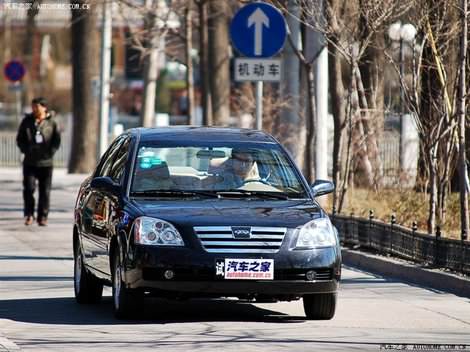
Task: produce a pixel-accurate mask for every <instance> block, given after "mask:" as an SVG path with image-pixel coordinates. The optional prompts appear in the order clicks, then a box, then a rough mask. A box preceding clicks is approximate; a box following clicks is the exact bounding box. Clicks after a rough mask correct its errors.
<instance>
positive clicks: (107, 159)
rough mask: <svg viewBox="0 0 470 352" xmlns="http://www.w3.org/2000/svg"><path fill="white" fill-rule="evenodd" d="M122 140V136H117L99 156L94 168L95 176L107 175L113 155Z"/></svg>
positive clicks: (111, 164)
mask: <svg viewBox="0 0 470 352" xmlns="http://www.w3.org/2000/svg"><path fill="white" fill-rule="evenodd" d="M123 142H124V137H121V136H120V137H118V138H117V139H116V140H115V141H114V142H113V143H112V144H111V145H110V146H109V148H108V150H107V151H106V152H105V154H104V155H103V157H102V158H101V161H100V164H99V166H98V168H97V170H96V173H95V177H101V176H109V175H110V172H111V168H112V166H113V161H114V157H115V156H116V153H117V151H118V150H119V148H120V146H121V145H122V143H123Z"/></svg>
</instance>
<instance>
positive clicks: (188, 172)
mask: <svg viewBox="0 0 470 352" xmlns="http://www.w3.org/2000/svg"><path fill="white" fill-rule="evenodd" d="M190 192H193V193H192V194H198V195H210V194H212V195H229V194H232V195H233V194H238V195H240V196H242V195H243V196H251V195H258V196H269V195H272V197H273V198H277V199H285V198H282V197H281V196H282V195H287V196H289V197H302V198H303V197H305V196H306V191H305V187H304V186H303V183H302V182H301V180H300V179H299V176H298V173H297V172H296V171H295V170H294V168H293V166H292V163H291V162H289V160H288V157H287V155H286V154H285V152H283V151H282V149H281V148H279V147H278V146H277V145H276V144H272V145H271V144H266V145H258V144H254V145H249V146H246V145H221V146H204V145H203V146H155V145H145V144H144V145H140V146H139V149H138V152H137V156H136V161H135V166H134V174H133V177H132V186H131V193H133V194H134V195H138V194H146V195H148V194H151V193H156V194H158V195H161V196H164V195H170V196H175V195H183V196H184V195H186V196H187V195H188V194H191V193H190Z"/></svg>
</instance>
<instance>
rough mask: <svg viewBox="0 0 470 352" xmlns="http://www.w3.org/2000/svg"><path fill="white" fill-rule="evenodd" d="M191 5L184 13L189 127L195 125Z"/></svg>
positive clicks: (190, 1) (189, 4)
mask: <svg viewBox="0 0 470 352" xmlns="http://www.w3.org/2000/svg"><path fill="white" fill-rule="evenodd" d="M192 7H193V4H192V0H188V5H187V7H186V12H185V22H186V90H187V95H188V122H189V124H190V125H195V124H196V116H195V111H194V107H195V104H194V70H193V58H192V49H193V22H192V16H193V9H192Z"/></svg>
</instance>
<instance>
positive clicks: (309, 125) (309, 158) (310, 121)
mask: <svg viewBox="0 0 470 352" xmlns="http://www.w3.org/2000/svg"><path fill="white" fill-rule="evenodd" d="M304 67H305V71H306V72H307V77H308V78H307V100H308V108H307V115H306V116H305V128H306V142H305V170H306V173H305V178H306V179H307V181H308V182H309V184H311V183H312V182H313V179H314V175H313V142H314V137H315V126H314V121H315V87H314V82H315V77H314V74H313V69H314V67H313V64H308V63H307V64H305V65H304Z"/></svg>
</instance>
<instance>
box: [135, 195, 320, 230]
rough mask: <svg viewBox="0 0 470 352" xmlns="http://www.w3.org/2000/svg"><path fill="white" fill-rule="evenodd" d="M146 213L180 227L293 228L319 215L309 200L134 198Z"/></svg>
mask: <svg viewBox="0 0 470 352" xmlns="http://www.w3.org/2000/svg"><path fill="white" fill-rule="evenodd" d="M133 203H134V205H135V206H137V207H138V208H139V209H140V211H141V213H142V214H143V215H145V216H150V217H155V218H159V219H162V220H166V221H169V222H171V223H174V224H179V225H182V226H211V225H212V226H222V225H235V226H236V225H245V226H277V227H290V228H294V227H297V226H301V225H303V224H305V223H307V222H308V221H311V220H313V219H315V218H318V217H320V216H323V215H322V213H323V212H322V210H321V209H320V208H319V206H318V205H317V204H315V203H314V202H313V201H311V200H286V201H284V200H276V201H258V200H246V199H245V200H236V199H217V200H214V199H210V200H177V201H175V200H162V199H158V201H156V200H154V199H153V200H152V199H134V200H133Z"/></svg>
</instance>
